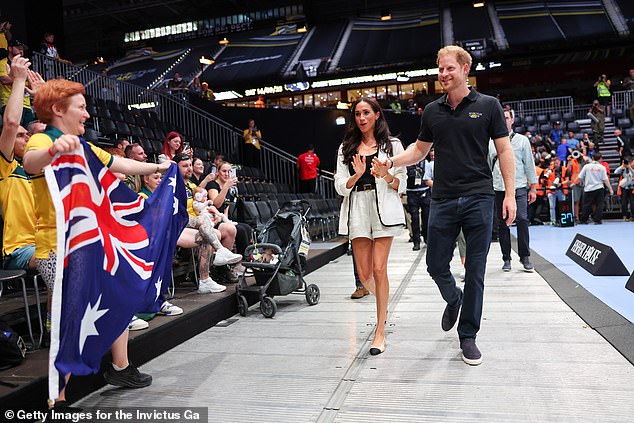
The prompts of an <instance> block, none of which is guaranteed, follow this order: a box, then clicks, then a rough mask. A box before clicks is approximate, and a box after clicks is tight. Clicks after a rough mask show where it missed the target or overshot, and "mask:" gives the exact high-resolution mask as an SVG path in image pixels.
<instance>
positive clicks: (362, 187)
mask: <svg viewBox="0 0 634 423" xmlns="http://www.w3.org/2000/svg"><path fill="white" fill-rule="evenodd" d="M373 189H376V184H361V185H355V186H354V187H353V188H352V190H353V191H370V190H373Z"/></svg>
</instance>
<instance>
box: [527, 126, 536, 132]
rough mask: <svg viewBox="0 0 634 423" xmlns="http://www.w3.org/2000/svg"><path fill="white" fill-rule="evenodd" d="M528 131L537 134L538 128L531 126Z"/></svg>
mask: <svg viewBox="0 0 634 423" xmlns="http://www.w3.org/2000/svg"><path fill="white" fill-rule="evenodd" d="M526 130H527V131H528V132H530V133H531V134H536V133H537V126H535V125H529V126H527V127H526Z"/></svg>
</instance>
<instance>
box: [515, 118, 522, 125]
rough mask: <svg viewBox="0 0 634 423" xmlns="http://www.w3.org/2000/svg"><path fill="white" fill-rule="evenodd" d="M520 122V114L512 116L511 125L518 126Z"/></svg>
mask: <svg viewBox="0 0 634 423" xmlns="http://www.w3.org/2000/svg"><path fill="white" fill-rule="evenodd" d="M521 124H522V118H521V117H520V116H515V118H513V126H520V125H521Z"/></svg>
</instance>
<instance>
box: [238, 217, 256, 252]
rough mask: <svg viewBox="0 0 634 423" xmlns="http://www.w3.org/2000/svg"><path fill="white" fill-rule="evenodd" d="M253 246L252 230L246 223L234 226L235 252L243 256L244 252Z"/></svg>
mask: <svg viewBox="0 0 634 423" xmlns="http://www.w3.org/2000/svg"><path fill="white" fill-rule="evenodd" d="M251 244H253V229H251V226H249V225H247V224H246V223H241V222H238V225H237V226H236V250H237V252H238V254H242V255H243V256H244V250H246V249H247V247H248V246H249V245H251Z"/></svg>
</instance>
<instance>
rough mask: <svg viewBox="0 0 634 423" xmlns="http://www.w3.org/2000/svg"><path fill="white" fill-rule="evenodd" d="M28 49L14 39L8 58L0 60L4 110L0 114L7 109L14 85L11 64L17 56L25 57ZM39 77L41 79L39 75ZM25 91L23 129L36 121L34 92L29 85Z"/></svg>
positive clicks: (10, 44)
mask: <svg viewBox="0 0 634 423" xmlns="http://www.w3.org/2000/svg"><path fill="white" fill-rule="evenodd" d="M27 48H28V47H27V46H26V45H25V44H24V43H22V42H20V41H19V40H16V39H15V38H14V39H12V40H11V41H10V42H9V47H8V53H9V55H8V57H7V58H6V59H3V60H0V100H1V101H2V110H1V111H0V114H4V108H5V107H6V105H7V101H8V100H9V96H10V95H11V85H12V84H13V79H12V78H11V76H10V69H11V63H12V62H13V60H14V59H15V57H16V56H22V57H24V50H26V49H27ZM29 72H30V71H29ZM37 75H38V77H39V74H37ZM39 79H40V80H41V77H39ZM25 89H26V94H24V95H23V110H22V120H21V122H20V124H21V125H22V126H23V127H26V126H27V125H28V123H29V122H31V121H32V120H35V116H34V115H33V110H32V109H31V95H32V90H31V88H30V87H29V86H28V84H27V86H26V87H25Z"/></svg>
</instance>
